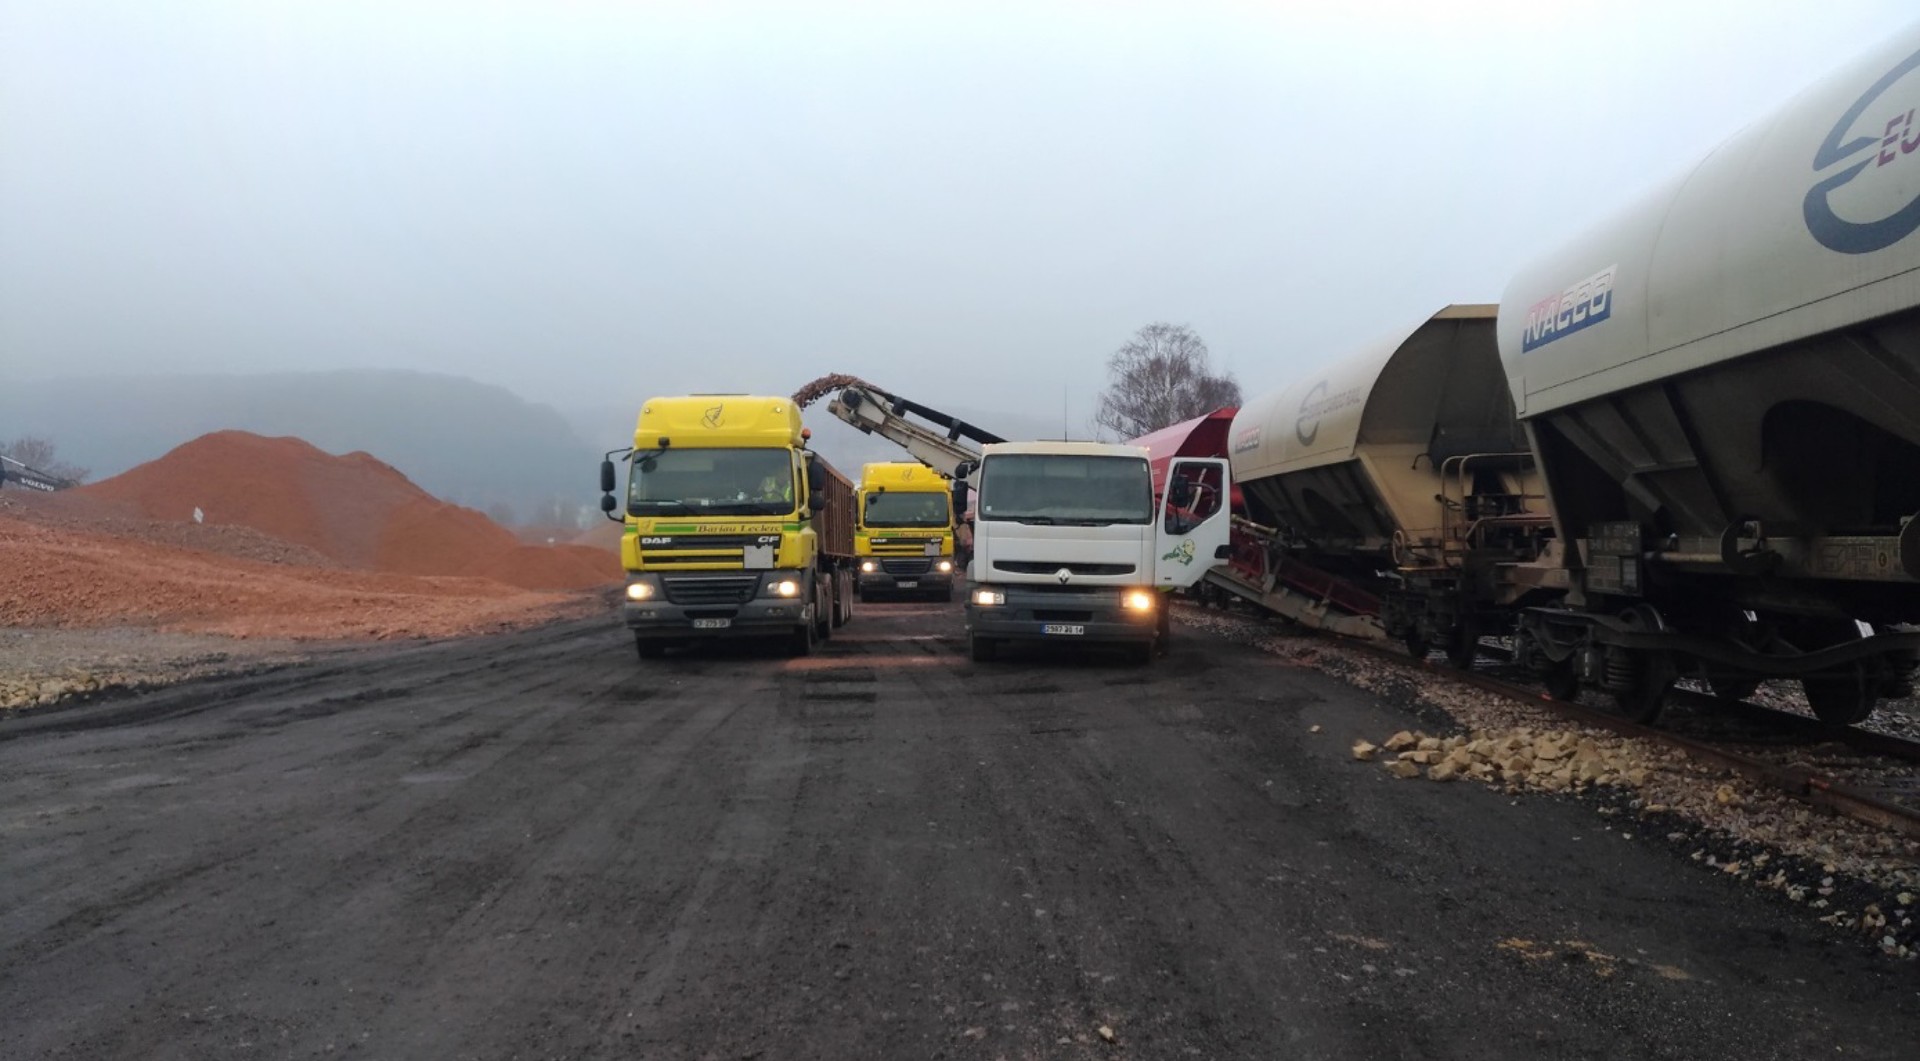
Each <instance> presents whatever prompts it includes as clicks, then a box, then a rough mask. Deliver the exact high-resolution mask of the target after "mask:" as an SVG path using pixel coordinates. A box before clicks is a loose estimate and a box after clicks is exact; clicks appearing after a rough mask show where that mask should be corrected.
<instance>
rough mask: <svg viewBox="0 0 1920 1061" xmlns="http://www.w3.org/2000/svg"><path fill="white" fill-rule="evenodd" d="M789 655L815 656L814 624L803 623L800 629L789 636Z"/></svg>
mask: <svg viewBox="0 0 1920 1061" xmlns="http://www.w3.org/2000/svg"><path fill="white" fill-rule="evenodd" d="M787 655H789V656H811V655H813V624H812V623H801V624H800V626H799V628H798V629H796V630H794V632H793V633H791V634H789V635H787Z"/></svg>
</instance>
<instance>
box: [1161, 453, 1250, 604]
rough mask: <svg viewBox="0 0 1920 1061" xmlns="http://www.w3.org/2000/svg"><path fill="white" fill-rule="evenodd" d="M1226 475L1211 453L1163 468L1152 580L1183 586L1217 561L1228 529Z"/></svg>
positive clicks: (1228, 486) (1230, 516) (1230, 482)
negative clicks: (1165, 471)
mask: <svg viewBox="0 0 1920 1061" xmlns="http://www.w3.org/2000/svg"><path fill="white" fill-rule="evenodd" d="M1232 489H1233V479H1232V473H1231V472H1230V471H1229V470H1228V467H1227V462H1226V461H1225V460H1221V459H1219V458H1216V457H1182V458H1178V459H1176V460H1175V461H1174V462H1173V464H1172V466H1171V467H1169V468H1168V469H1167V486H1166V490H1165V492H1164V493H1163V494H1162V496H1161V498H1160V511H1159V513H1158V514H1159V517H1160V522H1159V527H1158V529H1157V530H1156V531H1155V532H1154V536H1153V556H1154V561H1153V583H1154V585H1156V586H1169V587H1172V588H1173V589H1184V588H1185V587H1187V586H1191V585H1193V584H1194V583H1195V582H1198V581H1200V576H1202V575H1204V574H1206V573H1207V569H1208V568H1211V567H1213V566H1214V565H1215V564H1218V563H1220V561H1221V559H1222V557H1223V556H1224V555H1225V552H1226V549H1227V541H1228V539H1229V537H1230V536H1231V535H1232V533H1233V506H1232V505H1231V504H1229V503H1228V502H1229V496H1228V495H1229V494H1230V492H1231V491H1232Z"/></svg>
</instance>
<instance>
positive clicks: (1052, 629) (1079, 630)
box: [1040, 623, 1087, 637]
mask: <svg viewBox="0 0 1920 1061" xmlns="http://www.w3.org/2000/svg"><path fill="white" fill-rule="evenodd" d="M1040 632H1041V633H1043V634H1065V635H1067V636H1069V637H1077V636H1079V635H1081V634H1084V633H1086V632H1087V628H1086V627H1084V626H1081V625H1080V624H1079V623H1048V624H1046V625H1045V626H1042V627H1041V628H1040Z"/></svg>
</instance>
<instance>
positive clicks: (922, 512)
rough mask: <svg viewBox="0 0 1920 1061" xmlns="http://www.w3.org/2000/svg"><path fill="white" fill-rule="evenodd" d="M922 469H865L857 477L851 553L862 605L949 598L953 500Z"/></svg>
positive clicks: (943, 483) (935, 475)
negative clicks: (893, 599) (888, 599)
mask: <svg viewBox="0 0 1920 1061" xmlns="http://www.w3.org/2000/svg"><path fill="white" fill-rule="evenodd" d="M951 490H952V487H951V485H950V484H949V483H948V481H947V479H946V477H945V476H942V475H941V474H940V473H939V472H936V471H934V470H933V469H932V468H929V467H927V466H926V465H924V464H917V463H893V464H869V465H867V466H866V467H865V468H863V469H861V472H860V502H859V509H860V521H859V525H858V526H856V527H855V528H854V538H853V552H854V559H855V562H856V563H857V564H858V565H859V573H858V575H857V578H858V580H859V582H858V585H859V591H860V597H861V599H862V600H872V599H875V598H877V597H880V596H883V595H885V596H896V595H898V596H920V597H932V598H934V599H936V600H952V599H953V574H954V562H953V495H952V493H951Z"/></svg>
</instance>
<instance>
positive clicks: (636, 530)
mask: <svg viewBox="0 0 1920 1061" xmlns="http://www.w3.org/2000/svg"><path fill="white" fill-rule="evenodd" d="M807 438H808V432H807V431H806V429H805V428H804V427H803V426H802V425H801V423H800V411H799V409H797V408H796V407H795V406H794V404H793V403H792V402H791V401H789V400H787V399H785V398H766V397H753V396H746V395H692V396H686V397H672V398H654V399H652V400H650V401H648V402H647V403H646V404H645V405H643V406H642V407H641V409H640V417H639V421H638V424H637V425H636V427H635V429H634V437H633V448H632V450H630V451H628V452H627V453H626V454H624V458H625V460H626V463H627V465H628V467H627V476H626V483H625V486H624V490H623V493H624V497H622V498H618V499H616V498H615V496H614V494H613V491H614V489H615V487H616V475H615V468H614V465H613V462H612V460H611V459H609V460H607V461H603V462H602V464H601V470H600V478H601V483H600V485H601V490H602V492H603V495H604V496H603V497H602V499H601V507H602V509H603V510H605V511H607V512H608V513H609V515H612V514H613V513H614V512H615V510H618V511H619V512H620V513H621V516H620V517H619V518H621V519H622V520H623V521H624V523H625V524H626V527H625V532H624V534H623V535H622V537H621V540H620V562H621V565H622V566H623V567H625V568H626V571H627V588H626V595H625V603H624V605H623V609H622V612H623V619H624V621H625V624H626V626H627V628H628V629H630V630H632V631H633V635H634V643H635V645H636V648H637V649H638V652H639V654H640V655H641V656H642V657H653V656H658V655H660V654H661V653H662V652H663V651H664V650H665V649H666V648H667V647H669V646H673V645H685V644H689V643H692V642H697V641H702V640H710V639H718V638H737V637H760V638H777V639H780V640H783V641H784V642H786V644H787V646H788V648H789V649H790V650H791V651H792V652H794V653H795V654H802V655H804V654H806V653H808V652H811V651H812V650H813V647H814V644H815V643H816V642H817V641H819V640H823V639H825V638H827V637H828V636H830V635H831V633H832V630H833V628H834V627H836V626H839V625H841V624H842V623H844V622H845V621H846V620H847V619H848V618H849V617H850V615H851V606H850V594H849V592H848V591H849V590H850V589H851V588H852V587H851V583H852V569H851V560H852V557H851V545H852V542H851V537H852V535H851V522H852V521H851V512H850V510H851V507H852V505H851V502H852V496H851V488H850V486H849V484H848V483H847V481H846V480H845V478H843V477H841V476H840V475H839V474H838V473H837V472H835V471H834V470H833V469H832V468H831V467H828V466H827V464H826V462H825V461H823V460H820V459H818V458H817V457H816V456H815V455H814V454H813V453H812V452H811V451H809V450H807V449H806V441H807ZM609 456H610V457H611V455H609Z"/></svg>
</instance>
